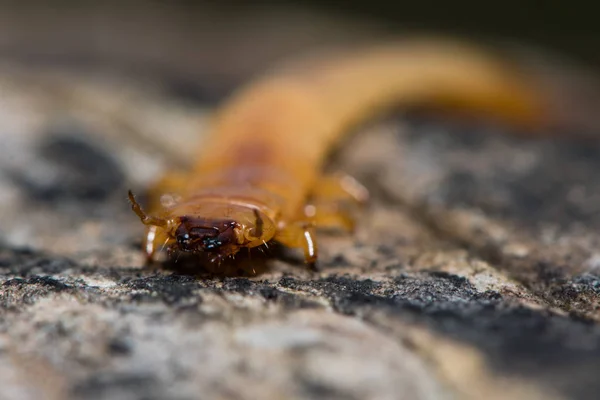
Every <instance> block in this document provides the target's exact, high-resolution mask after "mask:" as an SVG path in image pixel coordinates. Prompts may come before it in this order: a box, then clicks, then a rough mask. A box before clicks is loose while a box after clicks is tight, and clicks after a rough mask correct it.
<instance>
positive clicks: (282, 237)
mask: <svg viewBox="0 0 600 400" xmlns="http://www.w3.org/2000/svg"><path fill="white" fill-rule="evenodd" d="M274 239H275V240H276V241H278V242H279V243H281V244H283V245H284V246H287V247H291V248H297V249H302V251H303V252H304V260H305V262H306V264H307V265H308V267H309V268H310V269H312V270H316V264H317V257H318V248H317V241H316V237H315V230H314V225H313V224H312V223H311V222H307V221H298V222H294V223H291V224H289V225H286V227H285V228H283V229H281V230H280V231H279V232H277V235H276V236H275V238H274Z"/></svg>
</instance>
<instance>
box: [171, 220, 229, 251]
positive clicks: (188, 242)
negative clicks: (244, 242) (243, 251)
mask: <svg viewBox="0 0 600 400" xmlns="http://www.w3.org/2000/svg"><path fill="white" fill-rule="evenodd" d="M179 220H180V224H179V226H178V227H177V229H175V232H174V238H175V242H174V243H173V247H174V249H177V250H179V251H184V252H191V253H199V252H211V253H228V252H229V251H230V249H232V248H233V247H236V246H238V245H239V243H238V242H239V241H238V235H237V232H236V228H239V227H238V224H237V223H236V222H235V221H233V220H210V219H205V218H195V217H189V216H182V217H180V218H179ZM237 231H239V229H237Z"/></svg>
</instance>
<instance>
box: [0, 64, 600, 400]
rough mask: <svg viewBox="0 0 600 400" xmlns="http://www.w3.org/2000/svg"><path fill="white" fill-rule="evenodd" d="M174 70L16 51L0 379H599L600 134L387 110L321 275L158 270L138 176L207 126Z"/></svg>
mask: <svg viewBox="0 0 600 400" xmlns="http://www.w3.org/2000/svg"><path fill="white" fill-rule="evenodd" d="M171 61H172V62H173V63H176V61H178V60H171ZM199 76H201V74H200V75H199ZM170 83H172V81H167V82H164V81H159V80H155V79H148V78H147V77H145V76H140V77H139V78H138V79H131V76H130V75H127V74H126V75H122V74H120V73H118V72H115V71H107V70H104V72H102V70H95V71H92V70H80V71H79V72H78V71H76V70H73V69H63V68H62V67H50V66H49V65H47V64H43V65H42V66H39V65H38V66H31V65H30V66H27V65H24V64H23V63H22V60H21V61H20V62H18V63H16V62H14V61H10V60H9V59H6V60H5V61H4V62H3V63H2V65H0V138H1V139H2V141H1V143H2V145H1V146H0V399H7V400H12V399H39V398H48V399H63V398H72V399H84V398H85V399H178V400H179V399H196V398H203V399H204V398H223V399H230V398H240V399H255V398H261V399H281V398H313V399H314V398H322V399H362V398H371V399H455V398H456V399H481V398H488V399H506V398H514V399H536V398H539V399H542V398H544V399H546V398H578V399H588V398H589V399H592V398H596V394H597V393H598V391H599V390H600V384H599V383H598V380H597V370H598V368H599V367H600V326H599V325H598V320H599V318H600V314H599V312H598V306H599V299H600V297H599V291H600V250H598V249H599V247H598V245H597V244H598V242H599V240H600V237H599V235H598V233H597V232H598V228H600V219H599V215H600V214H599V213H598V211H599V208H600V201H599V200H600V184H599V181H598V179H597V175H596V174H597V171H598V170H599V169H600V168H599V167H600V142H596V141H582V140H580V139H576V138H574V137H568V136H567V137H562V138H553V139H548V138H544V139H539V138H538V139H533V138H527V137H522V136H521V137H520V136H510V135H507V134H506V133H508V132H507V131H506V129H502V128H500V127H494V126H492V125H491V124H489V123H480V124H475V123H466V122H457V121H454V122H452V121H450V120H446V119H436V118H433V117H432V116H431V115H427V116H423V115H420V116H418V115H415V114H413V115H411V116H403V117H396V118H390V119H388V120H386V121H385V122H382V123H377V124H374V125H372V126H370V127H365V128H363V129H361V131H360V132H358V133H357V134H356V135H355V136H354V137H353V138H351V139H350V140H348V141H347V142H346V143H345V144H344V145H343V146H342V148H341V149H340V150H339V151H338V153H337V154H336V156H335V158H334V159H335V161H334V162H332V165H331V166H330V168H331V169H333V170H343V171H347V172H349V173H351V174H353V175H354V176H356V177H357V178H359V179H360V180H361V181H363V182H365V183H366V184H367V186H368V187H369V189H370V190H371V193H372V195H373V201H372V202H371V204H370V205H369V206H368V207H367V209H366V210H364V212H362V213H361V215H360V216H359V217H358V218H359V219H358V231H357V232H356V235H355V236H345V235H338V236H325V235H323V236H322V237H321V238H320V239H321V247H322V253H323V254H322V263H321V266H322V270H321V271H320V272H318V273H310V272H308V271H307V270H306V269H305V268H304V267H303V265H302V263H301V262H300V258H299V257H298V254H296V253H293V252H285V251H282V249H276V248H273V249H272V254H271V255H272V256H273V257H267V256H261V255H259V254H256V255H254V256H253V258H252V259H251V260H245V264H243V266H244V268H245V269H243V270H235V269H234V270H230V271H228V272H229V273H228V274H227V275H219V276H215V275H213V274H210V273H208V272H206V271H202V270H201V269H199V268H198V266H196V265H194V264H193V263H190V262H189V261H188V262H185V261H183V260H181V261H180V262H179V263H177V264H172V263H171V264H168V265H165V267H164V268H159V269H148V268H145V267H143V256H142V254H141V252H140V249H139V246H140V243H141V233H142V227H141V226H140V224H139V221H137V220H136V218H135V216H134V215H133V214H132V213H131V211H130V209H129V207H128V204H127V201H126V191H127V189H128V188H132V189H134V190H135V191H136V192H138V193H142V192H143V189H144V188H146V187H147V186H148V185H149V184H150V182H151V181H152V180H153V179H155V178H156V177H158V176H159V174H160V171H162V170H163V169H165V168H166V167H167V166H171V165H173V166H182V165H185V163H186V160H188V159H191V157H193V156H194V152H195V149H196V148H197V147H196V146H197V145H198V144H199V143H200V141H201V138H202V135H201V134H200V133H201V132H202V131H203V127H205V126H206V117H207V106H206V105H205V104H204V100H203V102H198V101H197V100H198V99H197V98H196V97H194V96H192V97H194V98H195V100H190V96H188V93H187V92H185V90H184V91H183V92H184V93H182V92H181V91H173V86H172V85H170ZM225 86H227V85H224V86H223V87H225ZM572 133H574V134H576V133H578V132H575V131H573V132H572ZM142 197H143V196H142ZM252 270H254V271H255V272H254V273H253V272H252Z"/></svg>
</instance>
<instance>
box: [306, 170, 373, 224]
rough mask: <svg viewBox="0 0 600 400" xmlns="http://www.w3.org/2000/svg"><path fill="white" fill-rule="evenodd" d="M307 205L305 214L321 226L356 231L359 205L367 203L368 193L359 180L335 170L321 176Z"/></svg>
mask: <svg viewBox="0 0 600 400" xmlns="http://www.w3.org/2000/svg"><path fill="white" fill-rule="evenodd" d="M310 198H311V201H310V203H309V204H307V205H306V206H305V207H304V214H305V216H306V217H307V218H309V219H310V220H311V221H313V222H314V224H315V225H316V226H317V228H319V229H327V230H341V231H345V232H352V231H354V214H355V212H356V209H357V206H360V205H364V204H365V203H366V202H367V201H368V199H369V192H368V191H367V189H366V188H365V187H364V186H363V185H361V184H360V183H359V182H358V181H357V180H356V179H354V178H353V177H351V176H349V175H345V174H341V173H336V174H332V175H327V176H324V177H322V178H321V179H320V180H319V181H318V182H317V184H316V185H315V189H314V191H313V192H312V195H311V196H310Z"/></svg>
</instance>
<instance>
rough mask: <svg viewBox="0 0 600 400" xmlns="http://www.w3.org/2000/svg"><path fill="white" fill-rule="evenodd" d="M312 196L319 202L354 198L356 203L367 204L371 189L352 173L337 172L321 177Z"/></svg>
mask: <svg viewBox="0 0 600 400" xmlns="http://www.w3.org/2000/svg"><path fill="white" fill-rule="evenodd" d="M311 197H312V198H314V199H316V200H318V201H319V202H324V201H327V200H331V201H347V200H352V201H353V202H355V203H356V204H365V203H366V202H367V201H368V200H369V191H368V190H367V188H365V187H364V186H363V185H362V184H361V183H360V182H358V181H357V180H356V179H354V178H353V177H351V176H350V175H347V174H343V173H340V172H336V173H333V174H330V175H325V176H323V177H321V178H320V179H319V180H318V181H317V183H316V184H315V187H314V189H313V191H312V193H311Z"/></svg>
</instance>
